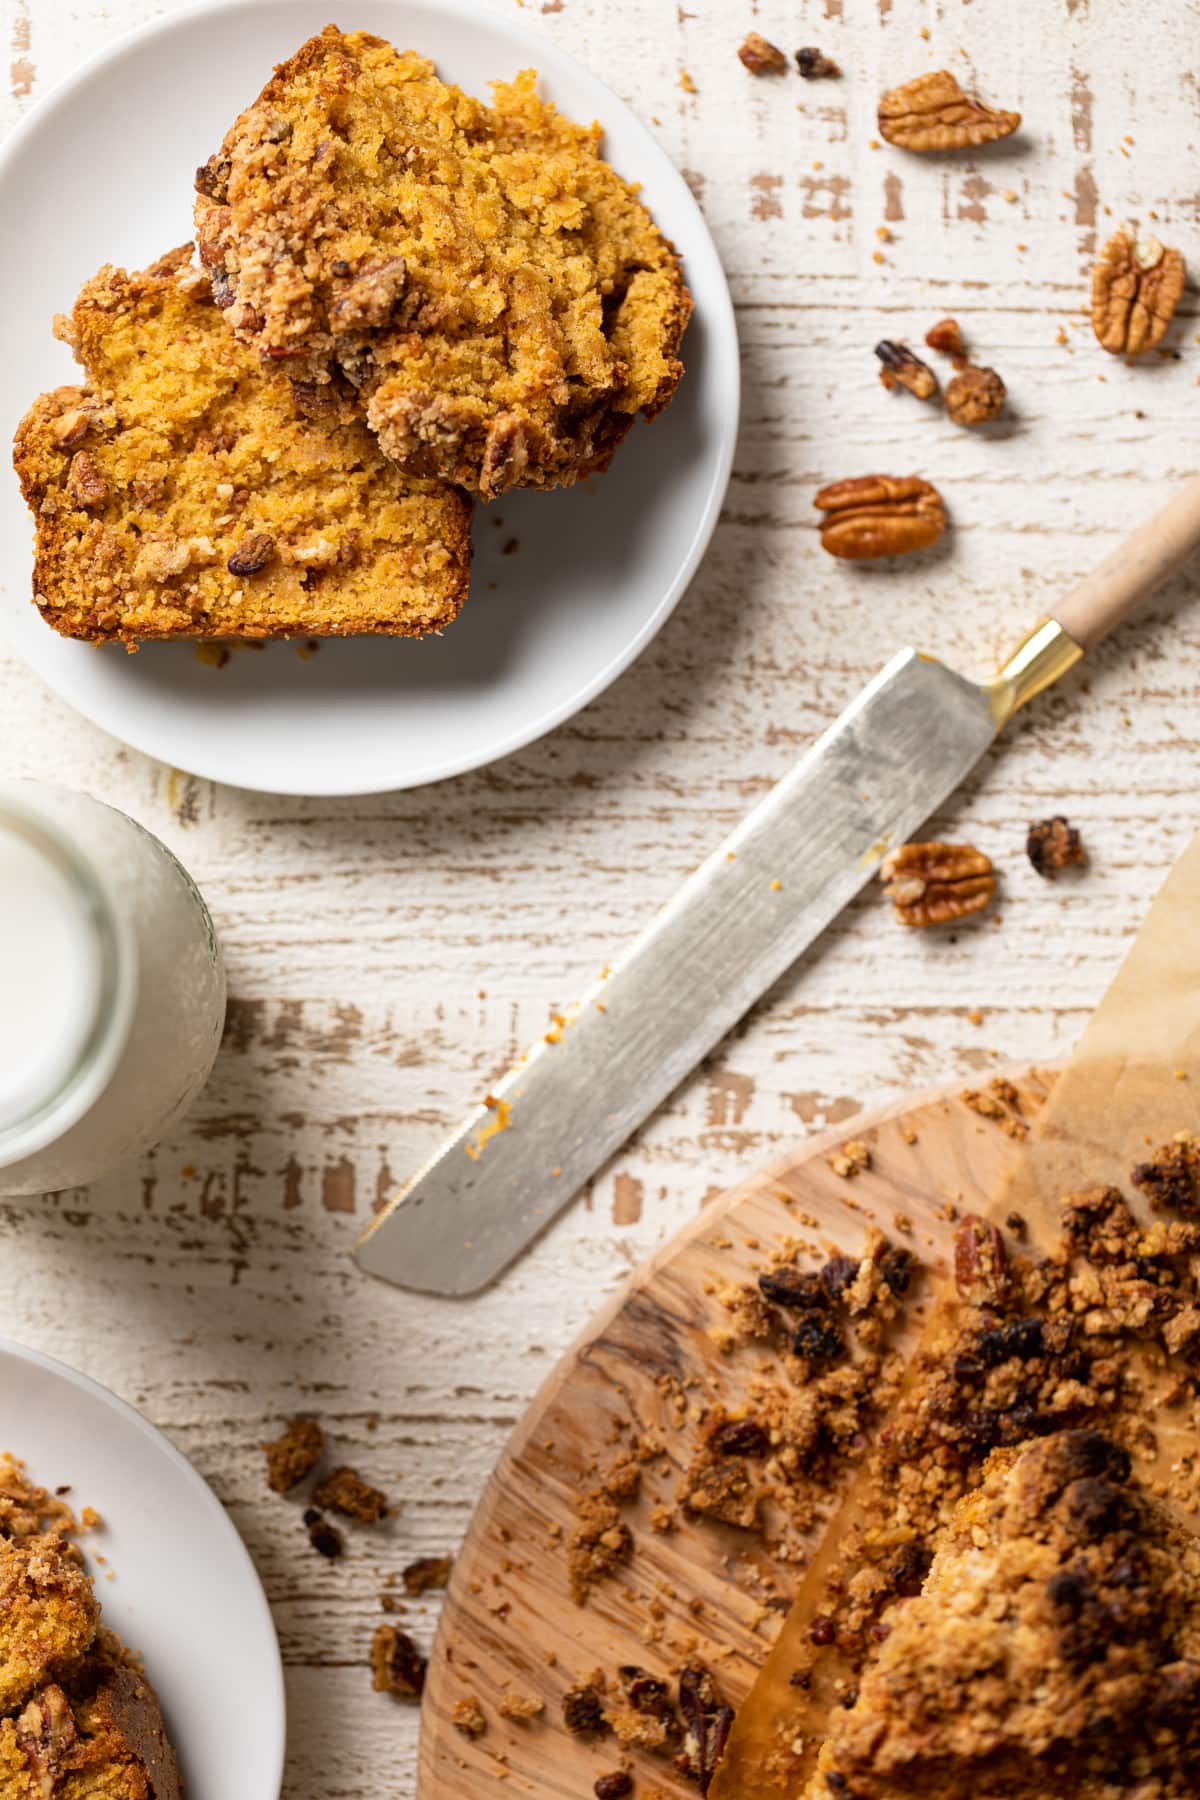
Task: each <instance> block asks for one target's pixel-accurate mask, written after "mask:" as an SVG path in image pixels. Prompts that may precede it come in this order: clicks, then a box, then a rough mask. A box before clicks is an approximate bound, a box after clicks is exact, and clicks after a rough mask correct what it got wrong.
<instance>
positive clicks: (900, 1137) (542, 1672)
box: [418, 1069, 1054, 1800]
mask: <svg viewBox="0 0 1200 1800" xmlns="http://www.w3.org/2000/svg"><path fill="white" fill-rule="evenodd" d="M1012 1079H1013V1081H1014V1083H1015V1085H1016V1087H1017V1091H1018V1094H1019V1101H1018V1111H1019V1113H1020V1115H1022V1116H1023V1117H1024V1118H1025V1119H1026V1120H1032V1119H1033V1118H1034V1117H1036V1114H1037V1112H1038V1110H1039V1108H1040V1107H1041V1105H1042V1103H1043V1101H1044V1100H1045V1098H1046V1095H1047V1093H1048V1091H1049V1088H1050V1086H1051V1084H1052V1082H1053V1080H1054V1075H1053V1072H1052V1071H1049V1070H1045V1069H1028V1070H1024V1071H1021V1072H1018V1073H1016V1074H1014V1075H1013V1076H1012ZM1010 1129H1011V1127H1010ZM846 1135H847V1133H846V1132H845V1130H842V1131H839V1132H837V1133H825V1134H823V1135H822V1136H820V1137H818V1138H816V1139H813V1140H810V1141H809V1142H808V1143H806V1144H805V1145H804V1146H803V1148H802V1149H801V1150H799V1151H798V1152H796V1153H795V1154H793V1155H792V1156H791V1157H789V1158H786V1159H784V1160H783V1161H781V1162H779V1163H777V1164H776V1165H775V1166H774V1167H772V1168H770V1169H768V1170H766V1171H764V1172H762V1173H761V1174H757V1175H755V1176H753V1177H752V1178H751V1179H750V1180H748V1181H746V1182H745V1183H743V1184H742V1185H741V1186H739V1187H737V1188H734V1189H733V1190H731V1191H730V1192H729V1193H727V1194H725V1195H723V1196H721V1197H720V1198H719V1199H718V1200H716V1201H714V1202H713V1203H712V1204H711V1205H710V1206H709V1207H708V1208H706V1210H705V1212H704V1213H703V1214H702V1215H701V1217H700V1218H699V1219H698V1220H697V1221H696V1222H695V1223H694V1224H693V1225H692V1226H690V1227H689V1228H688V1229H687V1230H686V1231H684V1232H682V1233H681V1234H680V1235H679V1236H678V1237H676V1238H675V1239H674V1240H673V1241H672V1242H671V1243H670V1244H668V1245H667V1246H666V1248H665V1249H664V1250H663V1251H662V1252H661V1253H660V1254H659V1255H658V1256H657V1257H656V1258H654V1260H653V1261H651V1262H649V1263H647V1264H646V1265H645V1267H644V1268H643V1269H641V1270H640V1271H638V1272H637V1273H636V1274H635V1275H634V1276H633V1277H632V1279H631V1280H630V1282H629V1284H628V1286H627V1287H626V1288H625V1290H624V1292H623V1293H622V1294H621V1295H620V1296H619V1297H618V1298H617V1299H616V1300H615V1301H614V1302H613V1303H612V1304H611V1305H610V1306H608V1307H607V1308H606V1309H605V1310H604V1311H603V1312H602V1313H601V1314H600V1316H599V1317H598V1318H597V1319H596V1321H595V1322H594V1323H593V1324H592V1325H591V1326H590V1327H589V1329H588V1330H587V1331H586V1332H585V1333H584V1335H583V1336H582V1338H580V1340H579V1341H578V1343H577V1344H576V1345H575V1346H574V1348H573V1349H572V1350H571V1351H570V1352H569V1353H568V1354H567V1355H566V1356H565V1357H564V1358H563V1360H562V1361H561V1362H560V1363H559V1364H558V1366H557V1367H556V1368H555V1370H554V1372H553V1373H552V1374H551V1376H550V1378H549V1380H548V1381H547V1382H546V1383H545V1385H544V1386H543V1388H542V1390H541V1392H540V1393H539V1395H538V1396H537V1398H536V1399H535V1400H534V1402H533V1404H532V1406H531V1407H530V1408H529V1410H528V1412H527V1413H526V1414H525V1417H524V1419H523V1420H522V1421H521V1423H520V1425H519V1426H518V1428H517V1430H516V1432H515V1433H514V1435H513V1438H512V1441H511V1443H510V1444H509V1446H508V1448H507V1449H506V1451H505V1452H504V1454H503V1456H502V1457H501V1459H500V1463H499V1465H498V1467H497V1469H496V1472H495V1474H494V1475H493V1476H492V1479H491V1481H490V1483H489V1484H488V1487H487V1490H486V1492H485V1494H484V1496H483V1499H482V1501H481V1503H480V1505H479V1509H478V1511H477V1512H476V1514H475V1518H474V1520H473V1522H472V1524H471V1527H470V1530H469V1531H468V1534H467V1537H466V1541H465V1543H464V1546H463V1549H462V1552H461V1554H460V1556H459V1559H458V1563H457V1565H456V1568H455V1573H454V1579H453V1582H452V1585H451V1590H450V1594H449V1597H448V1600H447V1604H446V1607H445V1610H444V1612H443V1615H442V1621H441V1625H440V1628H439V1631H438V1636H437V1641H436V1645H435V1648H434V1655H433V1660H432V1663H431V1666H430V1671H429V1680H428V1684H427V1687H426V1695H425V1704H424V1712H423V1719H422V1734H421V1749H420V1765H419V1788H418V1791H419V1793H420V1794H421V1796H422V1797H423V1800H445V1797H447V1796H449V1795H451V1794H452V1795H453V1796H454V1800H475V1797H476V1796H479V1797H480V1800H482V1797H483V1796H485V1795H487V1796H494V1795H495V1793H496V1782H497V1780H498V1779H500V1778H503V1779H505V1780H506V1782H507V1783H508V1784H509V1790H510V1791H513V1792H517V1793H525V1794H530V1795H533V1796H535V1797H536V1800H583V1797H584V1796H587V1795H589V1794H590V1793H591V1791H592V1784H593V1783H594V1781H595V1780H596V1777H597V1776H598V1775H600V1774H603V1773H605V1772H607V1771H609V1770H611V1769H614V1768H616V1767H617V1766H618V1761H619V1758H618V1754H617V1747H616V1746H615V1744H614V1743H613V1741H612V1740H611V1739H609V1740H608V1741H607V1743H605V1742H600V1743H596V1742H585V1741H581V1740H579V1739H576V1738H572V1737H571V1736H569V1735H568V1734H567V1733H566V1731H565V1730H564V1729H563V1727H562V1724H561V1707H562V1696H563V1694H564V1693H565V1692H566V1690H567V1689H568V1688H570V1687H571V1686H573V1685H574V1684H575V1682H576V1681H578V1680H580V1679H584V1678H586V1677H587V1675H588V1674H589V1673H590V1672H591V1671H592V1670H593V1669H595V1668H600V1669H603V1670H605V1671H606V1672H607V1673H608V1674H610V1675H611V1673H612V1672H613V1671H614V1670H615V1669H616V1668H617V1667H618V1666H619V1665H621V1664H623V1663H638V1664H640V1665H641V1666H643V1667H644V1668H646V1669H648V1670H649V1672H650V1673H651V1674H661V1675H666V1674H668V1673H669V1672H670V1671H671V1670H674V1669H678V1667H679V1666H680V1664H681V1663H683V1662H686V1661H689V1660H698V1661H700V1662H703V1663H705V1664H707V1665H708V1666H709V1667H710V1668H711V1669H712V1670H713V1672H714V1673H715V1674H716V1676H717V1678H718V1681H719V1684H720V1686H721V1689H722V1691H723V1694H724V1696H725V1698H726V1699H727V1700H729V1701H730V1702H731V1703H732V1704H734V1705H737V1704H738V1703H739V1702H740V1701H741V1700H742V1699H743V1698H744V1696H745V1694H746V1693H747V1691H748V1690H749V1687H750V1685H751V1683H752V1681H753V1679H754V1676H755V1674H756V1673H757V1671H758V1669H759V1667H760V1665H761V1663H762V1661H763V1658H764V1656H765V1653H766V1650H767V1649H768V1648H769V1645H770V1643H771V1641H772V1640H773V1638H774V1636H775V1633H776V1632H777V1630H778V1628H779V1624H780V1622H781V1620H782V1617H783V1614H784V1612H785V1611H786V1605H787V1602H788V1601H789V1600H790V1597H791V1593H792V1590H793V1588H794V1585H795V1578H796V1572H797V1571H796V1565H795V1564H794V1563H792V1564H789V1565H783V1564H780V1563H776V1562H775V1561H774V1560H773V1558H772V1556H771V1555H770V1554H769V1553H768V1552H767V1550H766V1549H765V1548H764V1546H763V1544H762V1543H761V1541H760V1540H759V1538H758V1537H757V1536H752V1535H751V1534H748V1533H745V1532H741V1531H738V1530H737V1529H735V1528H733V1527H730V1526H723V1525H713V1524H710V1523H708V1522H696V1521H683V1522H682V1523H681V1525H680V1528H679V1529H677V1530H673V1531H671V1532H669V1533H665V1534H664V1533H661V1532H656V1531H655V1530H654V1529H653V1527H652V1525H651V1524H650V1513H651V1511H652V1509H653V1508H654V1507H655V1506H656V1505H658V1504H663V1503H665V1504H667V1505H671V1506H672V1508H673V1503H674V1497H675V1487H676V1483H677V1480H678V1477H679V1475H680V1473H681V1472H682V1471H683V1469H684V1468H686V1466H687V1464H688V1462H689V1460H690V1457H691V1453H692V1449H693V1447H694V1444H695V1441H696V1434H697V1427H696V1424H695V1422H694V1421H693V1422H691V1423H688V1424H685V1426H684V1427H683V1428H682V1429H677V1428H673V1426H672V1423H671V1405H670V1401H669V1399H668V1397H667V1396H666V1395H665V1394H664V1392H663V1390H662V1387H661V1386H660V1383H661V1382H662V1378H663V1377H674V1378H675V1380H676V1381H678V1382H683V1383H687V1384H690V1385H689V1388H688V1392H689V1400H690V1401H691V1403H692V1404H691V1406H690V1409H689V1410H690V1412H691V1413H693V1414H697V1415H698V1413H699V1411H700V1409H701V1408H702V1407H703V1406H704V1404H705V1403H707V1402H708V1401H711V1400H717V1399H720V1400H721V1401H722V1402H723V1403H724V1404H725V1405H727V1406H736V1405H737V1404H738V1402H739V1401H740V1400H742V1399H743V1398H744V1397H745V1393H746V1386H745V1384H746V1382H747V1380H748V1378H749V1377H750V1376H751V1375H752V1374H753V1373H754V1371H755V1370H756V1369H757V1367H758V1365H759V1363H760V1361H761V1352H758V1351H745V1350H741V1351H739V1350H735V1351H734V1352H733V1353H732V1355H726V1354H723V1353H722V1350H721V1349H720V1348H719V1347H718V1344H717V1342H716V1341H715V1339H714V1335H713V1333H714V1330H719V1329H720V1327H721V1326H722V1324H723V1323H725V1322H727V1314H726V1313H725V1311H724V1310H723V1308H722V1306H721V1303H720V1300H719V1298H718V1297H717V1295H718V1292H719V1290H720V1289H721V1288H722V1287H724V1286H725V1285H726V1284H728V1283H730V1282H743V1281H747V1280H752V1279H753V1277H754V1275H755V1273H756V1272H757V1271H758V1270H760V1269H761V1268H762V1267H763V1265H764V1263H765V1262H766V1259H767V1257H768V1255H769V1253H770V1251H771V1249H772V1247H773V1246H775V1245H778V1244H780V1243H781V1242H782V1241H783V1240H785V1239H792V1240H795V1239H800V1240H802V1241H803V1242H804V1243H805V1245H806V1246H807V1245H811V1247H812V1263H813V1266H814V1267H815V1266H817V1265H818V1264H819V1262H820V1261H822V1260H824V1257H825V1256H826V1255H827V1254H828V1253H829V1250H830V1249H831V1248H836V1249H838V1250H843V1251H845V1252H846V1253H847V1254H855V1253H856V1252H857V1251H858V1249H859V1247H860V1246H861V1243H862V1240H863V1236H864V1233H865V1231H866V1230H867V1228H868V1227H869V1226H872V1225H877V1226H878V1227H879V1228H880V1229H882V1230H884V1231H885V1232H887V1233H888V1234H889V1236H893V1237H896V1238H897V1241H900V1242H904V1243H906V1244H908V1245H909V1246H910V1247H911V1248H912V1249H913V1250H914V1252H915V1253H916V1255H917V1256H918V1257H919V1258H920V1260H921V1262H922V1263H923V1264H924V1265H925V1266H926V1267H927V1268H928V1269H930V1270H932V1271H934V1272H941V1271H943V1270H944V1268H945V1257H946V1252H947V1249H948V1247H949V1241H950V1237H951V1233H952V1229H953V1228H952V1224H951V1220H952V1219H953V1217H954V1216H955V1213H958V1214H961V1213H963V1212H964V1211H970V1210H972V1209H975V1208H978V1207H982V1206H983V1205H984V1204H985V1203H986V1202H987V1201H988V1199H989V1198H990V1197H992V1196H994V1195H995V1193H996V1190H997V1188H998V1186H999V1184H1000V1182H1001V1181H1002V1179H1003V1178H1004V1177H1005V1176H1006V1175H1007V1174H1008V1173H1009V1172H1010V1171H1011V1169H1012V1167H1013V1164H1014V1160H1015V1158H1016V1157H1017V1156H1019V1155H1020V1153H1021V1144H1020V1142H1019V1141H1017V1140H1015V1139H1014V1138H1013V1137H1012V1136H1011V1135H1008V1134H1007V1132H1006V1131H1005V1130H1004V1128H1003V1127H1002V1125H1001V1124H1000V1123H998V1122H997V1121H995V1120H991V1119H985V1118H983V1117H981V1116H980V1114H979V1113H978V1112H976V1111H973V1110H972V1109H971V1108H970V1107H969V1106H968V1105H967V1104H965V1103H964V1101H963V1099H962V1098H961V1090H958V1089H956V1090H953V1091H946V1090H942V1091H939V1092H937V1093H935V1094H932V1095H927V1096H925V1097H923V1098H921V1099H919V1100H916V1101H912V1102H907V1103H903V1104H901V1105H898V1106H894V1107H892V1108H890V1109H888V1110H887V1111H884V1112H881V1113H875V1114H872V1115H871V1116H870V1117H869V1118H868V1119H866V1120H864V1121H861V1122H859V1121H856V1122H855V1125H854V1127H853V1128H852V1136H853V1137H854V1138H855V1139H860V1140H862V1141H863V1142H865V1143H866V1144H867V1145H868V1147H869V1149H870V1152H871V1166H870V1168H869V1169H868V1170H866V1171H864V1172H863V1173H861V1174H860V1175H858V1176H857V1177H855V1178H854V1179H853V1180H848V1179H846V1178H844V1177H842V1176H839V1175H837V1174H835V1173H834V1172H833V1170H832V1169H831V1168H830V1166H829V1162H828V1160H827V1159H828V1158H829V1156H830V1154H831V1152H832V1151H834V1150H836V1149H837V1148H838V1147H839V1146H840V1145H841V1143H842V1142H843V1140H844V1139H845V1138H846ZM931 1285H932V1284H931V1283H925V1285H924V1290H923V1291H925V1292H927V1291H928V1288H929V1287H930V1286H931ZM924 1310H925V1308H924V1305H923V1304H922V1303H921V1302H920V1301H919V1300H918V1301H917V1303H916V1304H914V1305H913V1306H912V1307H910V1308H909V1309H908V1315H907V1317H906V1321H905V1326H904V1328H903V1329H904V1330H905V1331H907V1333H908V1336H909V1338H910V1339H911V1337H912V1336H913V1335H915V1332H916V1330H917V1328H918V1326H919V1323H920V1317H921V1314H922V1312H923V1311H924ZM897 1342H899V1343H901V1344H902V1343H903V1338H900V1339H898V1340H897ZM691 1384H694V1385H691ZM656 1430H657V1431H659V1432H661V1433H662V1434H663V1436H664V1437H665V1439H666V1442H667V1456H666V1458H665V1459H663V1460H658V1461H655V1462H654V1463H653V1464H648V1465H647V1467H646V1471H645V1474H644V1477H643V1481H642V1492H641V1493H640V1495H639V1496H638V1499H637V1500H636V1502H635V1503H633V1504H632V1505H631V1506H629V1507H628V1508H627V1509H625V1510H624V1516H625V1517H626V1520H627V1522H628V1523H629V1525H630V1527H631V1529H632V1531H633V1535H634V1543H635V1548H634V1554H633V1558H632V1561H631V1562H630V1564H629V1565H628V1567H627V1568H626V1569H625V1570H624V1571H622V1573H621V1574H620V1575H619V1576H616V1577H612V1578H610V1579H608V1580H606V1581H604V1582H602V1583H600V1584H599V1585H598V1586H597V1587H596V1588H595V1589H594V1590H593V1592H592V1594H591V1596H590V1598H589V1600H588V1602H587V1604H586V1605H584V1606H579V1605H577V1604H576V1603H575V1601H574V1600H573V1599H572V1598H571V1596H570V1593H569V1590H568V1582H567V1571H566V1552H565V1540H566V1539H567V1537H568V1536H569V1534H570V1532H571V1530H572V1527H573V1525H574V1524H575V1519H576V1512H575V1502H576V1498H577V1496H578V1495H579V1493H580V1492H581V1491H582V1490H584V1489H586V1488H588V1487H589V1486H594V1485H595V1483H596V1469H597V1465H598V1464H599V1465H600V1466H601V1467H603V1466H605V1465H607V1464H608V1463H609V1462H611V1461H612V1460H613V1459H614V1458H615V1457H616V1456H617V1455H619V1453H620V1450H621V1447H622V1445H623V1444H626V1443H628V1442H630V1441H631V1440H632V1439H633V1438H634V1437H635V1436H636V1437H642V1436H644V1435H645V1434H647V1433H649V1432H652V1431H656ZM668 1465H669V1466H668ZM820 1532H821V1526H820V1524H819V1525H818V1526H817V1527H816V1528H815V1530H814V1531H813V1532H811V1533H810V1534H809V1537H808V1547H809V1548H811V1547H812V1546H813V1545H815V1543H816V1542H817V1541H819V1537H820ZM506 1695H507V1696H517V1697H520V1698H522V1699H525V1698H531V1699H538V1700H541V1701H542V1702H544V1708H545V1710H544V1713H543V1715H542V1716H541V1717H539V1718H537V1719H535V1720H533V1721H531V1722H528V1723H526V1722H521V1721H514V1720H510V1719H507V1718H505V1717H504V1716H503V1715H502V1714H501V1712H500V1710H499V1708H500V1706H501V1703H502V1702H503V1700H504V1699H505V1696H506ZM467 1698H474V1699H477V1700H478V1702H479V1704H480V1706H481V1708H482V1710H483V1713H484V1716H485V1718H486V1720H487V1727H486V1730H485V1731H484V1732H483V1734H482V1735H481V1736H479V1737H477V1738H468V1737H466V1736H465V1735H464V1734H463V1733H462V1732H461V1731H460V1730H458V1729H457V1728H456V1727H455V1725H454V1723H453V1719H452V1713H453V1709H454V1706H455V1704H456V1703H457V1702H459V1701H461V1700H464V1699H467ZM643 1760H644V1767H643V1769H642V1771H641V1774H642V1776H643V1777H644V1780H643V1781H640V1782H639V1788H638V1791H639V1792H643V1793H644V1792H646V1790H647V1788H650V1789H654V1790H657V1791H658V1793H660V1794H661V1795H663V1796H666V1795H671V1796H674V1795H679V1796H685V1795H686V1796H689V1797H690V1800H695V1789H694V1787H689V1786H688V1785H686V1784H685V1783H683V1782H682V1781H681V1780H679V1779H678V1778H677V1777H675V1776H674V1775H673V1773H672V1771H671V1768H670V1764H669V1762H668V1761H667V1760H665V1759H662V1758H645V1759H643Z"/></svg>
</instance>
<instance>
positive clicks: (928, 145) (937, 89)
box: [879, 69, 1021, 150]
mask: <svg viewBox="0 0 1200 1800" xmlns="http://www.w3.org/2000/svg"><path fill="white" fill-rule="evenodd" d="M1020 123H1021V115H1020V113H1017V112H993V110H992V108H991V107H990V106H984V104H983V102H982V101H980V100H976V99H974V98H973V97H972V96H971V95H970V94H964V93H963V91H962V89H961V88H960V87H959V85H958V82H957V80H956V79H955V77H954V76H953V75H952V74H951V73H950V70H949V69H934V70H931V71H930V73H929V74H928V75H918V76H917V78H916V80H915V81H906V82H905V83H904V85H903V87H898V88H892V89H891V91H890V92H889V93H886V94H885V95H884V96H883V99H882V100H881V101H880V102H879V135H880V137H883V138H886V139H887V141H888V143H889V144H897V145H899V147H900V149H902V150H961V149H964V148H965V147H967V146H968V145H974V144H991V143H994V142H995V140H996V139H997V138H1006V137H1009V136H1010V135H1011V133H1012V132H1014V131H1015V130H1016V129H1017V127H1018V126H1019V125H1020Z"/></svg>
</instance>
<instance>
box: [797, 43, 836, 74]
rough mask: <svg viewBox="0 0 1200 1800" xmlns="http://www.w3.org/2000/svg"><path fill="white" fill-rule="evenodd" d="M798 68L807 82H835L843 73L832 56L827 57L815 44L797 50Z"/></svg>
mask: <svg viewBox="0 0 1200 1800" xmlns="http://www.w3.org/2000/svg"><path fill="white" fill-rule="evenodd" d="M796 67H797V68H798V69H799V71H800V73H801V75H803V77H804V79H805V81H833V80H836V78H837V77H838V76H839V75H840V74H841V72H842V71H841V69H840V68H839V67H838V65H837V63H835V62H834V60H833V58H832V56H826V55H825V52H824V51H823V50H818V49H817V47H816V45H815V44H806V45H805V46H804V48H803V49H801V50H797V52H796Z"/></svg>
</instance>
